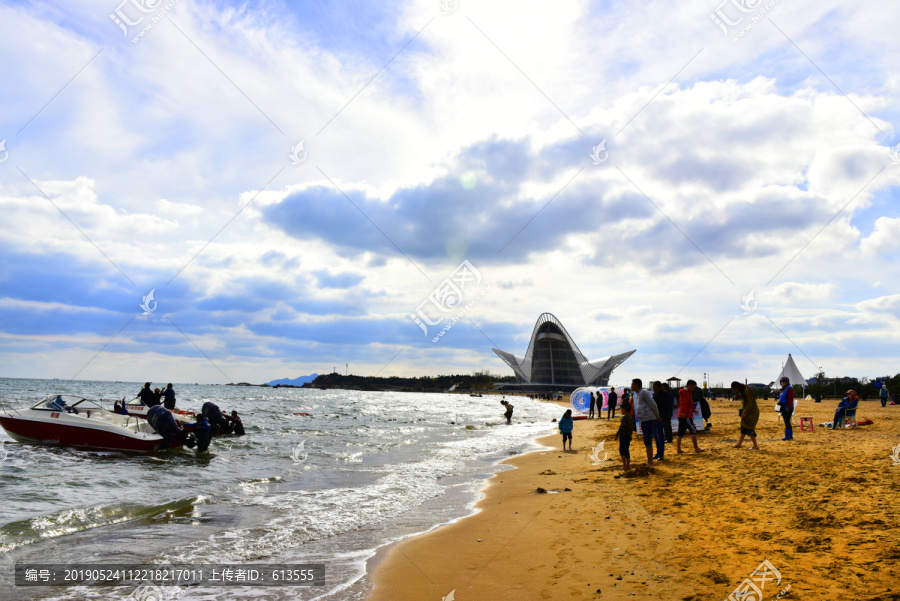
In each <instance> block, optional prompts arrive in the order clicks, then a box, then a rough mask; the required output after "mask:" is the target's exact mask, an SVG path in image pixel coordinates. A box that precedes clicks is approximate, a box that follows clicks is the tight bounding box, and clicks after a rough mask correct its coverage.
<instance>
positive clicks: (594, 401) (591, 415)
mask: <svg viewBox="0 0 900 601" xmlns="http://www.w3.org/2000/svg"><path fill="white" fill-rule="evenodd" d="M596 407H597V397H595V396H594V393H593V392H592V393H591V410H590V412H589V413H588V418H589V419H594V409H595V408H596Z"/></svg>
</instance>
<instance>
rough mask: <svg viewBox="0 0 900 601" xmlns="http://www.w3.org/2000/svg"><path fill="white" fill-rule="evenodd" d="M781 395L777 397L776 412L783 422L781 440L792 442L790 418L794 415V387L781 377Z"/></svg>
mask: <svg viewBox="0 0 900 601" xmlns="http://www.w3.org/2000/svg"><path fill="white" fill-rule="evenodd" d="M780 382H781V394H779V395H778V411H780V412H781V419H783V420H784V438H782V439H781V440H794V427H793V426H792V425H791V416H792V415H793V414H794V387H793V386H791V380H790V378H788V377H787V376H781V380H780Z"/></svg>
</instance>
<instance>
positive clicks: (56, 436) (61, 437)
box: [0, 414, 182, 453]
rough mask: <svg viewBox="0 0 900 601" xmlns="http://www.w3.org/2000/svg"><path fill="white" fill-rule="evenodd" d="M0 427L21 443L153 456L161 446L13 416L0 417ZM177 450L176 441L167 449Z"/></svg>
mask: <svg viewBox="0 0 900 601" xmlns="http://www.w3.org/2000/svg"><path fill="white" fill-rule="evenodd" d="M62 415H65V414H62ZM0 425H2V426H3V429H4V430H6V432H7V433H8V434H9V435H10V437H11V438H13V439H14V440H17V441H19V442H25V443H41V444H57V445H63V446H70V447H78V448H83V449H102V450H111V451H122V452H126V453H154V452H156V451H158V450H159V446H160V444H161V443H162V442H163V440H162V437H160V436H141V435H134V436H129V435H128V434H124V433H120V432H110V431H107V430H104V429H96V428H90V427H84V426H80V425H77V424H72V423H66V422H62V421H60V422H58V423H54V422H52V421H50V420H43V419H41V420H36V419H28V418H23V417H16V416H13V415H0ZM181 446H182V445H181V442H180V441H178V440H172V441H171V445H170V446H169V448H170V449H175V448H179V447H181Z"/></svg>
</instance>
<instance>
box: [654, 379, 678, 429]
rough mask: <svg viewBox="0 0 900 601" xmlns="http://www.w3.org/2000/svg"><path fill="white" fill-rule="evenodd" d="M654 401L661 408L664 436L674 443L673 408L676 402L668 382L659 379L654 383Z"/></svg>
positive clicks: (660, 414)
mask: <svg viewBox="0 0 900 601" xmlns="http://www.w3.org/2000/svg"><path fill="white" fill-rule="evenodd" d="M653 401H654V402H655V403H656V406H657V407H658V408H659V416H660V417H661V418H662V429H663V436H664V437H665V439H666V442H667V443H669V444H672V410H673V408H674V407H673V405H674V402H673V399H672V393H670V392H669V390H668V384H663V383H662V382H660V381H659V380H657V381H656V382H654V383H653Z"/></svg>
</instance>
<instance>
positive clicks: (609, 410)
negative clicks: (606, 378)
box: [598, 388, 619, 421]
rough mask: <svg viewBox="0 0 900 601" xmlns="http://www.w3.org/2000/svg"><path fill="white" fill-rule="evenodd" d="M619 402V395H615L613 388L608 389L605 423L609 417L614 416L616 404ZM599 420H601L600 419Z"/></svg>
mask: <svg viewBox="0 0 900 601" xmlns="http://www.w3.org/2000/svg"><path fill="white" fill-rule="evenodd" d="M618 402H619V395H618V394H616V389H615V388H610V389H609V401H607V403H608V404H607V406H606V421H609V416H610V415H612V416H613V417H615V416H616V403H618ZM598 413H599V412H598ZM600 419H603V418H602V417H601V418H600Z"/></svg>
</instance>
